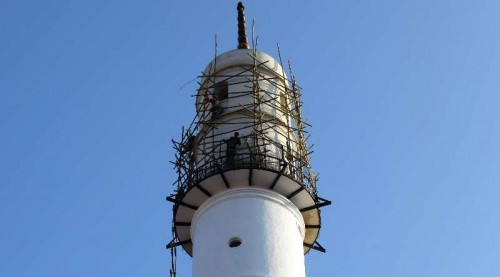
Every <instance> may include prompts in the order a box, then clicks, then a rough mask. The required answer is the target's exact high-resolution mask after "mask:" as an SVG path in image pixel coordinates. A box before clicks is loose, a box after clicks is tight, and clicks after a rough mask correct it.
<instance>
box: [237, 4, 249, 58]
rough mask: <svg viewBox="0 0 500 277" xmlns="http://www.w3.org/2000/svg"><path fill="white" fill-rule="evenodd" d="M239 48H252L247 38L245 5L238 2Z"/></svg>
mask: <svg viewBox="0 0 500 277" xmlns="http://www.w3.org/2000/svg"><path fill="white" fill-rule="evenodd" d="M236 9H237V10H238V49H250V45H248V40H247V30H246V25H245V12H244V10H245V6H243V3H241V2H238V7H237V8H236Z"/></svg>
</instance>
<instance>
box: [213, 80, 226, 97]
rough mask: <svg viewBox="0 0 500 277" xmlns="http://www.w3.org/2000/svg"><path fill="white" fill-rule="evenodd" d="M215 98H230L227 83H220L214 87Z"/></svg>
mask: <svg viewBox="0 0 500 277" xmlns="http://www.w3.org/2000/svg"><path fill="white" fill-rule="evenodd" d="M214 96H215V98H216V100H219V101H220V100H224V99H227V96H228V84H227V82H226V81H222V82H219V83H217V84H215V86H214Z"/></svg>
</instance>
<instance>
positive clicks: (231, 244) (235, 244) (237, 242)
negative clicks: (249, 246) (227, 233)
mask: <svg viewBox="0 0 500 277" xmlns="http://www.w3.org/2000/svg"><path fill="white" fill-rule="evenodd" d="M240 245H241V239H239V238H232V239H230V240H229V247H231V248H234V247H238V246H240Z"/></svg>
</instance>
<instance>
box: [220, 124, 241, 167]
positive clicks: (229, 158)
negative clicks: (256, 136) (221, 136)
mask: <svg viewBox="0 0 500 277" xmlns="http://www.w3.org/2000/svg"><path fill="white" fill-rule="evenodd" d="M239 136H240V134H239V133H238V132H234V136H232V137H230V138H229V139H227V140H224V142H225V143H226V165H227V166H229V167H232V166H234V156H235V155H236V145H241V140H240V137H239Z"/></svg>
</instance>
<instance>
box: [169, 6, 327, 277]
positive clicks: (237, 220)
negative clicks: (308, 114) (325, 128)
mask: <svg viewBox="0 0 500 277" xmlns="http://www.w3.org/2000/svg"><path fill="white" fill-rule="evenodd" d="M237 10H238V43H239V44H238V49H236V50H232V51H229V52H226V53H223V54H221V55H219V56H216V57H215V59H214V60H213V61H212V62H210V63H209V65H208V66H207V67H206V69H205V70H204V71H203V74H202V76H201V80H200V88H199V90H198V92H197V94H196V104H195V107H196V117H195V119H194V120H193V122H192V124H191V125H190V126H189V128H187V129H184V128H183V132H182V139H181V141H180V142H174V146H175V148H176V150H177V152H178V153H177V155H176V160H175V162H174V164H175V166H176V169H177V172H178V180H177V181H176V184H175V185H176V191H175V193H174V194H172V195H171V196H169V197H167V200H168V201H170V202H173V203H174V206H173V228H172V229H173V240H172V241H171V242H170V243H169V244H168V245H167V248H169V249H171V251H172V252H171V253H172V258H173V262H172V270H171V276H175V263H174V258H175V255H176V247H177V246H182V247H183V249H184V250H185V251H186V252H187V253H188V254H189V255H191V256H192V257H193V276H194V277H221V276H222V277H225V276H228V277H232V276H247V277H250V276H252V277H258V276H259V277H260V276H262V277H264V276H273V277H303V276H305V267H304V254H306V253H307V252H308V251H309V250H310V249H315V250H319V251H323V252H324V248H323V247H321V245H320V244H319V243H317V241H316V239H317V237H318V234H319V230H320V227H321V220H320V208H321V207H322V206H325V205H328V204H330V201H327V200H325V199H322V198H320V197H318V195H317V190H316V181H317V178H316V175H315V174H314V173H313V172H312V170H311V167H310V164H309V155H308V153H309V152H310V148H308V147H307V143H306V135H305V133H306V130H305V128H306V127H307V126H308V125H307V124H306V123H305V122H304V121H303V120H302V117H301V109H300V108H301V105H302V102H301V101H300V91H299V87H298V86H297V84H296V83H295V78H294V77H293V74H292V73H291V72H290V76H292V77H291V78H288V77H287V75H286V74H285V70H284V69H283V66H282V63H281V61H280V62H278V61H276V60H275V59H274V58H272V57H271V56H269V55H267V54H265V53H263V52H260V51H257V50H256V49H250V47H249V45H248V43H247V37H246V32H245V21H244V20H245V18H244V14H243V10H244V7H243V5H242V3H241V2H240V3H238V8H237ZM280 60H281V59H280Z"/></svg>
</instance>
